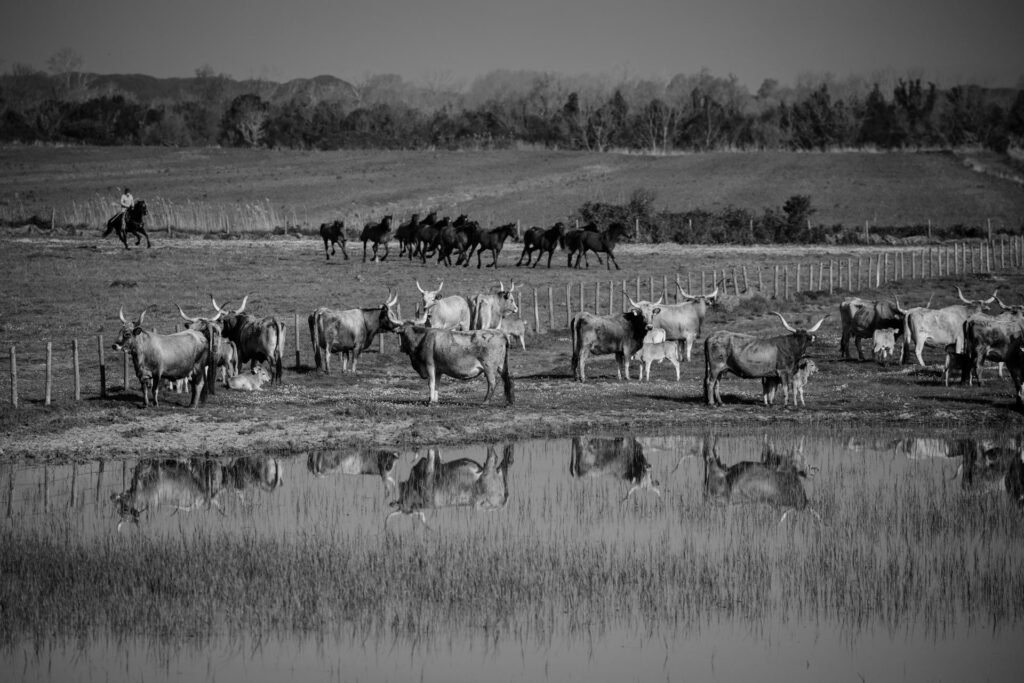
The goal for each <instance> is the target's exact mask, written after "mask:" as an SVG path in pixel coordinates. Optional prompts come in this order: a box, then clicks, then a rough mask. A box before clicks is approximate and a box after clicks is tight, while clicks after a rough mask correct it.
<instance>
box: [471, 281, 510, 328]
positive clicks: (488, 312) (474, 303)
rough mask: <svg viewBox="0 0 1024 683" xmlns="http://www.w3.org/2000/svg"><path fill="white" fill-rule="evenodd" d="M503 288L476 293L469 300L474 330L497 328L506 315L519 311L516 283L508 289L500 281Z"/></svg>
mask: <svg viewBox="0 0 1024 683" xmlns="http://www.w3.org/2000/svg"><path fill="white" fill-rule="evenodd" d="M498 284H499V285H500V286H501V290H500V291H498V292H496V293H494V294H474V295H473V297H472V298H471V299H470V300H469V309H470V313H471V320H470V327H471V328H472V329H474V330H496V329H498V327H499V325H500V324H501V319H502V318H504V317H505V316H506V315H515V314H517V313H519V306H517V305H516V295H515V291H516V283H515V282H513V283H512V286H511V287H510V288H509V289H508V290H506V289H505V283H503V282H501V281H499V282H498Z"/></svg>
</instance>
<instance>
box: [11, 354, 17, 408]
mask: <svg viewBox="0 0 1024 683" xmlns="http://www.w3.org/2000/svg"><path fill="white" fill-rule="evenodd" d="M11 405H12V406H14V407H15V408H17V407H18V354H17V351H16V350H15V347H13V346H12V347H11Z"/></svg>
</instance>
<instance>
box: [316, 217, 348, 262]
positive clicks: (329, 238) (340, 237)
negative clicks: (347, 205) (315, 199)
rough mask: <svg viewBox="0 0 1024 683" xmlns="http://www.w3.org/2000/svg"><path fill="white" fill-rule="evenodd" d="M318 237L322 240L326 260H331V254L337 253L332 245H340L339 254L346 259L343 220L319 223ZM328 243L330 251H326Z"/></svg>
mask: <svg viewBox="0 0 1024 683" xmlns="http://www.w3.org/2000/svg"><path fill="white" fill-rule="evenodd" d="M320 237H321V238H322V239H323V241H324V254H325V255H326V256H327V260H328V261H330V260H331V254H337V253H338V252H337V251H336V250H335V248H334V245H338V246H339V247H341V254H342V256H344V257H345V260H346V261H348V252H347V251H345V221H337V220H336V221H334V222H333V223H321V224H320ZM328 245H329V246H330V247H331V250H330V251H327V247H328Z"/></svg>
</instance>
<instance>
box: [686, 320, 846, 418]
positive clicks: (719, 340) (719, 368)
mask: <svg viewBox="0 0 1024 683" xmlns="http://www.w3.org/2000/svg"><path fill="white" fill-rule="evenodd" d="M775 315H777V316H779V319H780V320H781V321H782V325H783V327H785V328H786V329H787V330H789V331H790V332H792V334H788V335H782V336H778V337H768V338H764V337H755V336H753V335H749V334H742V333H740V332H729V331H727V330H720V331H718V332H714V333H712V334H710V335H709V336H708V338H707V339H705V340H704V400H705V401H707V404H708V405H709V406H715V405H722V395H721V393H720V391H719V386H718V385H719V382H720V381H721V379H722V375H723V374H725V373H726V372H731V373H733V374H734V375H736V376H737V377H742V378H744V379H761V378H764V377H778V378H779V380H781V384H782V390H783V395H784V397H785V399H786V402H788V398H789V386H790V384H791V383H792V375H793V373H794V372H796V369H797V362H798V361H799V360H800V359H801V358H802V357H803V355H804V352H805V351H806V350H807V347H808V346H810V345H811V344H813V343H814V333H815V332H817V331H818V328H819V327H821V324H822V323H823V322H825V318H827V317H828V316H825V317H824V318H822V319H821V320H819V321H818V322H817V323H815V325H814V326H813V327H811V328H809V329H807V330H797V329H794V328H793V327H791V326H790V325H789V323H787V322H786V319H785V318H783V317H782V314H781V313H775Z"/></svg>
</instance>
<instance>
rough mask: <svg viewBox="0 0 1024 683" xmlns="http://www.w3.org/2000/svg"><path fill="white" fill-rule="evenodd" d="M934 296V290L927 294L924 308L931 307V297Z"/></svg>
mask: <svg viewBox="0 0 1024 683" xmlns="http://www.w3.org/2000/svg"><path fill="white" fill-rule="evenodd" d="M934 298H935V292H932V293H931V294H929V295H928V303H926V304H925V305H924V307H925V308H931V307H932V299H934Z"/></svg>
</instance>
